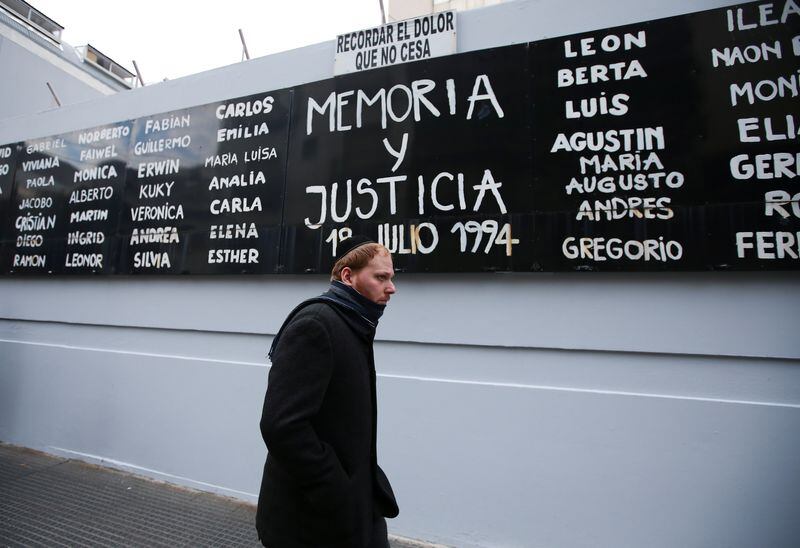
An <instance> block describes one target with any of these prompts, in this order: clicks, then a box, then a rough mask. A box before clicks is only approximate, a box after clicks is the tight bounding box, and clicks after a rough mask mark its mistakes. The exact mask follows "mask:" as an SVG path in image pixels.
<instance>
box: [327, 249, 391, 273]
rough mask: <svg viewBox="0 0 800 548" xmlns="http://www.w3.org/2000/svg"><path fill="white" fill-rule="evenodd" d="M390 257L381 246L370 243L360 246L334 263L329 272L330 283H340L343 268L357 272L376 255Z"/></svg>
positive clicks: (386, 250) (387, 251)
mask: <svg viewBox="0 0 800 548" xmlns="http://www.w3.org/2000/svg"><path fill="white" fill-rule="evenodd" d="M384 254H385V255H391V253H389V250H388V249H386V247H384V246H382V245H381V244H376V243H375V242H370V243H368V244H364V245H360V246H358V247H357V248H355V249H353V250H352V251H350V252H349V253H347V254H346V255H345V256H344V257H342V258H341V259H339V260H338V261H336V264H334V265H333V270H331V281H334V280H338V281H340V282H341V281H342V270H344V268H345V267H350V270H352V271H358V270H361V269H362V268H364V267H365V266H367V264H368V263H369V262H370V261H371V260H372V258H373V257H375V256H376V255H384Z"/></svg>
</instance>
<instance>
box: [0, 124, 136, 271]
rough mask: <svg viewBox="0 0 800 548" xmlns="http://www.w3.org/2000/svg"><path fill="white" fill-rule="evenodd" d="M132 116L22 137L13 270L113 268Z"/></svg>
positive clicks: (8, 263) (8, 264)
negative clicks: (44, 135) (54, 133)
mask: <svg viewBox="0 0 800 548" xmlns="http://www.w3.org/2000/svg"><path fill="white" fill-rule="evenodd" d="M130 133H131V122H120V123H119V124H113V125H108V126H102V127H96V128H89V129H85V130H80V131H73V132H70V133H66V134H63V135H59V136H55V137H48V138H45V139H36V140H31V141H26V142H25V143H23V144H22V147H21V148H22V150H21V152H20V156H19V160H18V162H17V172H16V176H15V183H14V184H15V190H14V197H13V201H12V210H13V213H14V217H15V220H14V224H13V227H12V230H11V237H12V239H13V241H14V250H13V252H10V253H7V254H5V256H4V260H5V263H4V265H3V269H4V271H6V272H10V273H36V274H112V273H114V272H115V271H116V261H117V251H118V248H119V245H118V244H119V242H118V237H117V230H118V225H119V212H120V204H121V196H122V193H123V188H124V182H125V163H126V156H127V153H128V139H129V137H130Z"/></svg>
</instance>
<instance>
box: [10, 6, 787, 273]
mask: <svg viewBox="0 0 800 548" xmlns="http://www.w3.org/2000/svg"><path fill="white" fill-rule="evenodd" d="M799 23H800V9H798V6H797V4H796V3H795V2H793V1H787V2H783V3H776V4H744V5H742V6H739V7H732V8H725V9H718V10H711V11H706V12H700V13H694V14H689V15H682V16H678V17H671V18H668V19H661V20H656V21H650V22H643V23H640V24H634V25H628V26H624V27H618V28H612V29H606V30H598V31H594V32H589V33H582V34H579V35H575V36H568V37H560V38H554V39H549V40H543V41H537V42H531V43H527V44H519V45H512V46H507V47H500V48H495V49H491V50H483V51H477V52H471V53H465V54H458V55H452V56H448V57H440V58H436V59H429V60H423V61H418V62H414V63H409V64H404V65H398V66H392V67H386V68H381V69H375V70H370V71H366V72H359V73H354V74H348V75H343V76H338V77H335V78H332V79H329V80H324V81H319V82H312V83H309V84H305V85H300V86H296V87H293V88H290V89H281V90H272V91H265V92H264V93H259V94H256V95H251V96H247V97H237V98H231V99H229V100H226V101H224V102H218V103H212V104H207V105H202V106H196V107H191V108H187V109H184V110H180V111H174V112H165V113H160V114H154V115H152V116H148V117H144V118H139V119H136V120H125V121H119V122H118V123H114V124H108V125H105V126H102V127H96V128H86V129H82V130H79V131H73V132H70V133H67V134H63V135H54V136H48V137H43V138H39V139H33V140H30V141H25V142H22V143H9V144H6V145H4V146H0V222H2V225H0V239H1V241H2V248H0V273H3V274H14V275H17V274H19V275H22V274H25V275H28V274H45V275H46V274H125V275H130V274H239V273H246V274H271V273H314V272H327V271H329V270H330V267H331V264H332V259H333V257H334V256H335V255H336V252H337V247H338V245H339V244H340V242H341V241H342V240H344V239H346V238H347V237H349V236H350V235H351V234H355V233H360V234H366V235H368V236H371V237H372V238H374V239H375V240H376V241H380V242H381V243H383V244H384V245H386V246H387V247H388V248H389V249H390V250H391V251H392V252H393V253H394V257H395V266H396V268H397V269H398V270H402V271H405V272H457V271H463V272H482V271H521V272H528V271H551V272H552V271H572V270H590V271H605V270H614V271H644V270H660V271H679V270H760V269H764V270H777V269H797V268H798V265H800V187H799V186H798V181H799V180H800V147H799V146H798V143H799V142H800V114H798V113H800V109H798V93H799V91H800V89H799V87H800V81H799V80H800V71H798V62H797V61H798V58H800V24H799Z"/></svg>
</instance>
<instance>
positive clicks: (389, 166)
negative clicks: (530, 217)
mask: <svg viewBox="0 0 800 548" xmlns="http://www.w3.org/2000/svg"><path fill="white" fill-rule="evenodd" d="M526 59H527V46H525V45H521V46H511V47H506V48H499V49H495V50H486V51H480V52H475V53H467V54H463V55H456V56H450V57H443V58H439V59H433V60H430V61H426V62H424V63H412V64H407V65H400V66H395V67H388V68H385V69H379V70H373V71H368V72H363V73H358V74H353V75H347V76H342V77H337V78H335V79H332V80H325V81H322V82H315V83H312V84H307V85H303V86H300V87H298V88H296V89H295V101H294V114H293V120H292V129H291V143H290V156H289V171H288V177H287V188H286V205H285V209H284V239H283V252H282V257H281V262H282V264H283V265H284V268H285V271H287V272H327V271H330V268H331V266H332V262H333V257H334V256H335V254H336V249H337V246H338V245H339V243H340V242H341V241H342V240H343V239H345V238H347V237H349V235H350V234H353V233H361V234H364V235H367V236H369V237H371V238H373V239H375V240H376V241H379V242H381V243H383V244H385V245H386V246H387V247H388V248H389V249H390V250H391V251H392V252H393V253H394V255H395V256H394V259H395V266H396V268H398V269H399V270H405V271H415V272H450V271H481V270H530V268H531V265H532V263H533V259H532V242H533V233H532V232H531V231H530V230H529V231H527V232H524V231H523V229H524V228H528V229H530V228H531V227H530V226H529V225H527V224H525V225H522V226H517V225H515V224H514V220H515V216H517V217H518V216H519V215H522V214H526V213H528V212H530V211H531V208H532V205H533V202H532V194H531V182H532V178H531V165H530V148H529V146H528V137H527V136H528V134H529V131H530V128H529V123H528V116H529V114H528V108H527V100H528V97H527V95H528V83H527V82H528V77H527V76H528V75H527V63H526Z"/></svg>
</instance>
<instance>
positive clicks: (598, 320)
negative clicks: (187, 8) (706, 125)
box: [0, 0, 800, 548]
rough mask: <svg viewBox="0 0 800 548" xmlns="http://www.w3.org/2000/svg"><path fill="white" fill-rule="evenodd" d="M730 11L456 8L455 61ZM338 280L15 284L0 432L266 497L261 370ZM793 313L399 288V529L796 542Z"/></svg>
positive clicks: (17, 127)
mask: <svg viewBox="0 0 800 548" xmlns="http://www.w3.org/2000/svg"><path fill="white" fill-rule="evenodd" d="M728 3H729V2H727V1H725V0H713V1H712V0H702V1H700V0H679V1H678V0H676V1H673V2H662V1H649V0H625V1H612V0H605V1H596V0H595V1H590V0H585V1H580V2H575V3H573V4H572V5H570V7H569V10H565V7H564V3H563V2H560V1H557V0H539V1H519V2H510V3H507V4H503V5H500V6H498V7H494V8H488V9H484V10H476V11H473V12H467V13H464V14H459V21H458V25H459V50H460V51H468V50H473V49H482V48H486V47H490V46H495V45H503V44H507V43H515V42H524V41H528V40H537V39H542V38H546V37H552V36H557V35H561V34H567V33H571V32H578V31H585V30H592V29H596V28H602V27H607V26H614V25H620V24H625V23H630V22H636V21H641V20H646V19H652V18H657V17H663V16H668V15H674V14H678V13H682V12H687V11H696V10H700V9H706V8H713V7H718V6H721V5H725V4H728ZM565 14H568V15H565ZM332 59H333V45H332V43H325V44H319V45H315V46H310V47H307V48H303V49H300V50H295V51H292V52H288V53H285V54H281V55H279V56H273V57H268V58H261V59H255V60H252V61H249V62H246V63H241V64H237V65H233V66H230V67H226V68H222V69H218V70H215V71H211V72H207V73H202V74H199V75H195V76H191V77H188V78H184V79H180V80H174V81H171V82H167V83H163V84H158V85H154V86H149V87H146V88H142V89H137V90H133V91H131V92H127V93H125V94H117V95H115V96H111V97H108V98H106V99H103V100H102V101H93V102H91V103H84V104H79V105H73V106H70V107H65V108H62V109H59V110H58V111H56V112H50V113H47V114H41V115H36V116H31V117H28V118H26V119H25V120H24V123H19V124H13V125H9V124H5V125H0V142H9V141H15V140H18V139H22V138H26V137H35V136H43V135H51V134H54V133H58V132H60V131H66V130H69V129H76V128H78V127H88V126H93V125H97V124H101V123H106V122H112V121H116V120H122V119H127V118H132V117H136V116H140V115H144V114H149V113H155V112H162V111H166V110H170V109H174V108H180V107H185V106H189V105H192V104H201V103H205V102H210V101H214V100H219V99H224V98H228V97H233V96H239V95H246V94H249V93H255V92H258V91H263V90H269V89H276V88H280V87H284V86H289V85H294V84H298V83H302V82H306V81H312V80H316V79H321V78H327V77H330V76H331V73H332V68H333V62H332ZM326 283H327V282H326V281H325V279H324V277H322V276H264V277H187V278H158V277H141V278H140V277H109V278H98V279H92V278H66V277H59V278H52V279H26V278H3V279H0V317H1V318H2V319H0V440H3V441H7V442H11V443H16V444H20V445H26V446H30V447H34V448H38V449H43V450H45V451H49V452H52V453H57V454H60V455H65V456H72V457H77V458H83V459H86V460H89V461H95V462H98V461H102V462H105V463H108V464H110V465H113V466H117V467H121V468H126V469H130V470H134V471H137V472H139V473H144V474H146V475H149V476H152V477H156V478H160V479H166V480H169V481H173V482H176V483H180V484H184V485H189V486H193V487H197V488H201V489H207V490H211V491H215V492H220V493H224V494H228V495H232V496H235V497H239V498H242V499H245V500H254V499H255V496H256V494H257V489H258V485H259V481H260V474H261V466H262V464H263V459H264V456H265V450H264V447H263V444H262V442H261V440H260V438H259V433H258V420H259V413H260V409H261V404H262V398H263V394H264V389H265V381H266V377H267V372H268V369H267V367H266V364H265V361H266V360H265V357H264V355H265V354H266V350H267V348H268V347H269V344H270V342H271V339H272V335H273V334H274V333H275V332H276V330H277V329H278V327H279V326H280V324H281V322H282V320H283V318H284V317H285V315H286V313H287V312H288V311H289V310H290V309H291V308H292V307H293V306H294V305H295V304H296V303H297V302H298V301H300V300H301V299H303V298H305V297H308V296H311V295H315V294H317V293H319V292H320V291H321V290H322V289H323V288H324V287H325V285H326ZM799 320H800V280H798V276H797V273H796V272H788V273H778V272H767V273H718V272H709V273H663V274H633V273H625V274H599V273H560V274H494V275H491V274H469V275H454V276H447V275H423V274H417V275H412V274H407V275H402V276H400V277H399V279H398V295H397V296H396V297H395V298H394V299H392V304H391V305H390V307H389V309H388V310H387V313H386V315H385V316H384V318H383V319H382V320H381V325H380V327H379V330H378V341H377V343H376V355H377V360H378V390H379V406H380V408H379V421H380V424H379V458H380V460H381V462H382V465H383V467H384V469H385V470H386V471H387V473H388V475H389V477H390V478H391V480H392V482H393V485H394V487H395V490H396V492H397V495H398V499H399V501H400V505H401V514H400V517H399V518H397V519H396V520H393V521H391V522H390V532H392V533H395V534H400V535H404V536H408V537H414V538H420V539H426V540H430V541H437V542H442V543H447V544H452V545H457V546H467V547H468V546H518V547H532V546H547V547H573V546H574V547H577V546H615V547H625V546H630V547H640V546H664V547H674V546H698V547H700V546H703V547H705V546H726V547H743V548H744V547H748V548H749V547H752V546H776V547H779V546H786V547H790V546H797V545H800V521H798V520H797V516H798V514H800V459H798V455H799V454H800V436H798V433H799V432H800V337H798V336H797V333H796V331H797V326H798V325H800V321H799Z"/></svg>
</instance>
